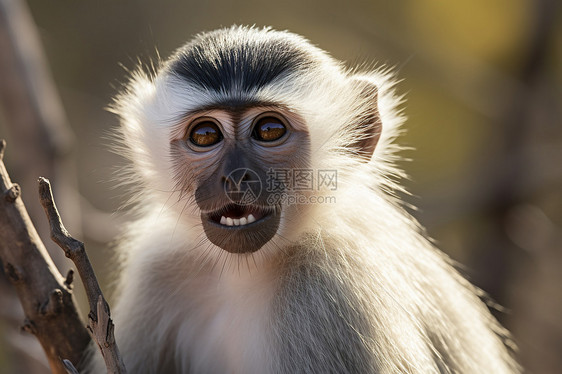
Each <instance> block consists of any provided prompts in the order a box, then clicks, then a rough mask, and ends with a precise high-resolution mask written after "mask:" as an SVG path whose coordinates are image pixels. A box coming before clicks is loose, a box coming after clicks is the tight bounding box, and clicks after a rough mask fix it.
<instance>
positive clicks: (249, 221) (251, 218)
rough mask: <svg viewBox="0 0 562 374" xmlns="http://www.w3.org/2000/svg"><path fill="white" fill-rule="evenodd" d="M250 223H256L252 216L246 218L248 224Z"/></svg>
mask: <svg viewBox="0 0 562 374" xmlns="http://www.w3.org/2000/svg"><path fill="white" fill-rule="evenodd" d="M252 222H256V217H254V215H253V214H250V215H249V216H248V223H252Z"/></svg>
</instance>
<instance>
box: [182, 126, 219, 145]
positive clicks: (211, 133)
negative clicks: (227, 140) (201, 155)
mask: <svg viewBox="0 0 562 374" xmlns="http://www.w3.org/2000/svg"><path fill="white" fill-rule="evenodd" d="M222 139H223V136H222V133H221V131H220V129H219V127H218V126H217V124H216V123H214V122H212V121H202V122H199V123H198V124H196V125H195V126H193V127H192V128H191V131H190V132H189V140H190V141H191V143H193V144H195V145H196V146H199V147H210V146H212V145H214V144H217V143H218V142H220V141H221V140H222Z"/></svg>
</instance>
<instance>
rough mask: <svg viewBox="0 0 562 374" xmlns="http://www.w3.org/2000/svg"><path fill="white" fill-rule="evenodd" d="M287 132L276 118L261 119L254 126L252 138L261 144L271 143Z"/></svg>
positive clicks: (281, 122)
mask: <svg viewBox="0 0 562 374" xmlns="http://www.w3.org/2000/svg"><path fill="white" fill-rule="evenodd" d="M286 132H287V128H286V127H285V124H284V123H283V121H281V120H280V119H279V118H276V117H270V116H268V117H262V118H260V119H259V120H258V121H257V122H256V124H255V125H254V130H253V131H252V137H253V138H254V139H256V140H260V141H262V142H273V141H275V140H277V139H281V137H283V135H285V133H286Z"/></svg>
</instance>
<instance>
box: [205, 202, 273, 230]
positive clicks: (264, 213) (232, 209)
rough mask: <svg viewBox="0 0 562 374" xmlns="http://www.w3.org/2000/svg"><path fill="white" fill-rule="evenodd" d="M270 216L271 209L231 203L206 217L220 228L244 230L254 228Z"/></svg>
mask: <svg viewBox="0 0 562 374" xmlns="http://www.w3.org/2000/svg"><path fill="white" fill-rule="evenodd" d="M272 214H273V208H270V207H263V206H256V205H240V204H235V203H232V204H228V205H225V206H224V207H222V208H220V209H218V210H216V211H214V212H211V213H208V214H207V217H208V219H209V221H210V222H212V223H214V224H216V225H219V226H220V227H224V228H244V227H246V226H254V225H256V224H258V223H260V222H261V221H263V220H265V219H267V218H268V217H269V216H271V215H272Z"/></svg>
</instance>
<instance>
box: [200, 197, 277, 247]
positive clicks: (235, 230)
mask: <svg viewBox="0 0 562 374" xmlns="http://www.w3.org/2000/svg"><path fill="white" fill-rule="evenodd" d="M280 220H281V212H280V208H278V207H273V206H263V205H240V204H234V203H231V204H227V205H225V206H223V207H222V208H220V209H217V210H216V211H213V212H208V213H205V212H201V223H202V224H203V229H204V230H205V234H206V235H207V238H208V239H209V241H210V242H211V243H213V244H214V245H216V246H218V247H220V248H222V249H224V250H225V251H227V252H230V253H251V252H255V251H257V250H259V249H260V248H261V247H263V246H264V245H265V244H266V243H267V242H268V241H270V240H271V239H272V238H273V237H274V236H275V233H276V232H277V229H278V228H279V222H280Z"/></svg>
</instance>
